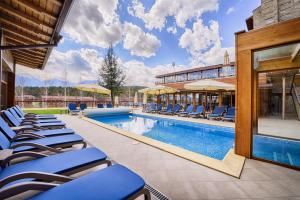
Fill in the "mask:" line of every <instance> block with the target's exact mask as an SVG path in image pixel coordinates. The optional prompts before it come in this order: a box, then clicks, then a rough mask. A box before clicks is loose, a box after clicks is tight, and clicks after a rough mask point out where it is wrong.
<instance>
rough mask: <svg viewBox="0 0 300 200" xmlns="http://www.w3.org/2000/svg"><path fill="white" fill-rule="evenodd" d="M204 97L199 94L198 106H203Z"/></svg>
mask: <svg viewBox="0 0 300 200" xmlns="http://www.w3.org/2000/svg"><path fill="white" fill-rule="evenodd" d="M201 97H202V95H201V93H199V94H198V105H201V104H202V99H201Z"/></svg>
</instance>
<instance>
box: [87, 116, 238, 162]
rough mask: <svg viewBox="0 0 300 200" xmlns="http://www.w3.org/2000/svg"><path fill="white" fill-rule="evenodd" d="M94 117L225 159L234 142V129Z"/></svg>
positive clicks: (151, 119)
mask: <svg viewBox="0 0 300 200" xmlns="http://www.w3.org/2000/svg"><path fill="white" fill-rule="evenodd" d="M90 118H91V119H94V120H97V121H100V122H103V123H106V124H109V125H112V126H115V127H117V128H120V129H123V130H126V131H129V132H131V133H133V134H139V135H143V136H145V137H149V138H152V139H154V140H158V141H161V142H164V143H167V144H170V145H174V146H177V147H181V148H183V149H186V150H189V151H192V152H195V153H199V154H202V155H206V156H209V157H211V158H215V159H218V160H222V159H223V158H224V157H225V155H226V154H227V152H228V151H229V149H231V148H232V147H233V143H234V129H233V128H228V127H221V126H213V125H207V124H200V123H193V122H186V121H181V120H173V119H165V118H159V117H152V116H146V115H140V114H126V115H113V116H93V117H90Z"/></svg>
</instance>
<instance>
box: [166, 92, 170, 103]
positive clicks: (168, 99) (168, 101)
mask: <svg viewBox="0 0 300 200" xmlns="http://www.w3.org/2000/svg"><path fill="white" fill-rule="evenodd" d="M169 103H170V95H169V94H167V105H168V104H169Z"/></svg>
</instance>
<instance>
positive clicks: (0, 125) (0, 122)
mask: <svg viewBox="0 0 300 200" xmlns="http://www.w3.org/2000/svg"><path fill="white" fill-rule="evenodd" d="M0 130H1V131H2V132H3V133H4V134H5V135H9V138H10V139H12V140H13V139H14V137H15V136H17V137H19V138H22V137H20V136H21V135H27V136H32V137H35V138H42V137H52V136H59V135H69V134H74V130H72V129H69V128H63V129H52V130H34V129H30V128H26V126H25V127H23V128H20V129H17V130H12V129H11V127H9V126H8V124H7V123H6V122H5V121H4V119H3V118H2V117H1V116H0Z"/></svg>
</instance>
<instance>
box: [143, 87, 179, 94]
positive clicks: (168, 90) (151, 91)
mask: <svg viewBox="0 0 300 200" xmlns="http://www.w3.org/2000/svg"><path fill="white" fill-rule="evenodd" d="M176 91H177V90H176V89H175V88H171V87H167V86H164V85H156V86H154V87H149V88H145V89H141V90H139V91H138V92H140V93H144V94H145V93H146V94H154V95H161V94H170V93H175V92H176Z"/></svg>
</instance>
